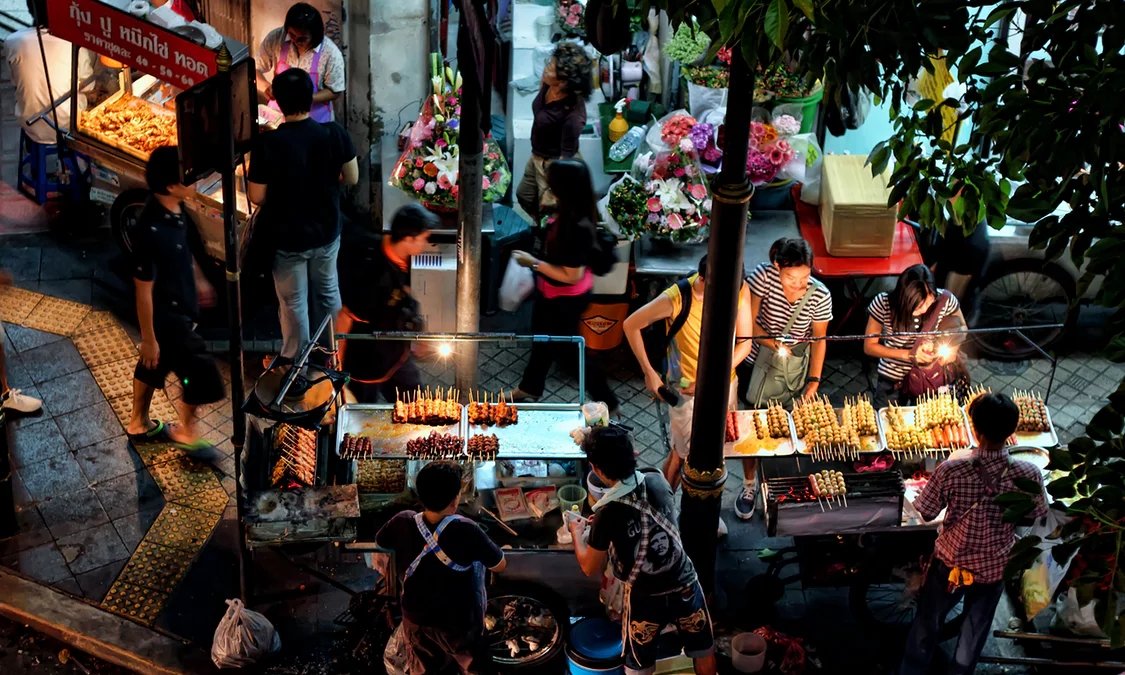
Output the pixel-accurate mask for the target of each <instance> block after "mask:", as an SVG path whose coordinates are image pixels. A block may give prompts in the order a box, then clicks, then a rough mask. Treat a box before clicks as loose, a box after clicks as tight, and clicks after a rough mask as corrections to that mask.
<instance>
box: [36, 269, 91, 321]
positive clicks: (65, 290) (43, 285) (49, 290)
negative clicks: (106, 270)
mask: <svg viewBox="0 0 1125 675" xmlns="http://www.w3.org/2000/svg"><path fill="white" fill-rule="evenodd" d="M93 288H94V286H93V282H92V281H91V280H90V279H59V280H53V281H40V282H39V286H38V288H37V289H36V290H38V291H39V292H40V293H42V294H43V295H46V296H50V297H52V298H60V299H62V300H70V301H71V302H78V303H81V304H83V305H89V304H90V299H91V298H92V297H93ZM75 328H77V324H76V325H75ZM72 332H73V331H72Z"/></svg>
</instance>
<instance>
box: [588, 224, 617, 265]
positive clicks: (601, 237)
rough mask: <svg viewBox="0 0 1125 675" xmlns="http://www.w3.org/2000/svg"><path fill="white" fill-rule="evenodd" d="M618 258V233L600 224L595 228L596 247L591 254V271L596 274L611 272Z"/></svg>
mask: <svg viewBox="0 0 1125 675" xmlns="http://www.w3.org/2000/svg"><path fill="white" fill-rule="evenodd" d="M617 263H618V260H617V235H615V234H614V233H612V232H610V231H609V230H607V229H606V228H604V227H602V226H600V225H598V226H597V227H595V228H594V249H593V251H592V252H591V256H590V271H591V272H593V273H594V275H595V276H599V277H602V276H605V275H607V274H609V272H610V270H612V269H613V266H614V265H616V264H617Z"/></svg>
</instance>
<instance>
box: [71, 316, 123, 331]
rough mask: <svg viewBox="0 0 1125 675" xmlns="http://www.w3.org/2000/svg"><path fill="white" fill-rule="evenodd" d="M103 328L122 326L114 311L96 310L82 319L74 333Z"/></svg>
mask: <svg viewBox="0 0 1125 675" xmlns="http://www.w3.org/2000/svg"><path fill="white" fill-rule="evenodd" d="M102 328H120V324H119V323H118V321H117V317H115V316H114V315H113V312H107V311H105V310H94V311H92V312H90V313H89V314H87V315H86V318H84V319H82V323H80V324H78V328H75V329H74V335H85V334H86V333H91V332H93V331H96V330H100V329H102Z"/></svg>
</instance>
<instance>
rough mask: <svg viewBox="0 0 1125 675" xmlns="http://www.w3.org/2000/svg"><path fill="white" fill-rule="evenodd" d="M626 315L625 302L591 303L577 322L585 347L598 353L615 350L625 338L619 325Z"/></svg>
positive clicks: (627, 305)
mask: <svg viewBox="0 0 1125 675" xmlns="http://www.w3.org/2000/svg"><path fill="white" fill-rule="evenodd" d="M628 315H629V303H627V302H615V303H612V304H601V303H596V302H592V303H590V306H589V307H587V308H586V311H585V312H584V313H583V314H582V318H581V319H580V320H579V322H578V334H579V335H581V336H582V337H583V338H584V339H585V340H586V346H587V347H589V348H590V349H595V350H598V351H605V350H609V349H616V348H617V347H618V346H619V345H620V344H621V341H622V340H623V339H624V338H625V334H624V332H623V331H622V329H621V324H622V323H624V321H625V317H627V316H628Z"/></svg>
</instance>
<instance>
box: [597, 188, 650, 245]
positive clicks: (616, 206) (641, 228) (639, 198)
mask: <svg viewBox="0 0 1125 675" xmlns="http://www.w3.org/2000/svg"><path fill="white" fill-rule="evenodd" d="M648 196H649V195H648V190H646V189H645V186H644V185H642V184H641V183H638V182H637V181H635V180H633V179H632V178H631V177H629V176H625V177H624V178H622V179H621V180H620V181H618V182H617V183H616V184H615V185H614V186H613V187H612V188H610V191H609V200H608V202H609V203H608V204H607V206H606V212H607V213H608V214H609V217H610V218H612V219H613V220H614V222H616V223H617V227H618V229H619V230H620V231H621V234H623V235H625V236H626V237H628V238H630V239H636V238H638V237H640V236H641V235H642V234H644V233H645V232H647V231H648V229H647V226H646V222H647V220H648V214H649V210H648Z"/></svg>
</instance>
